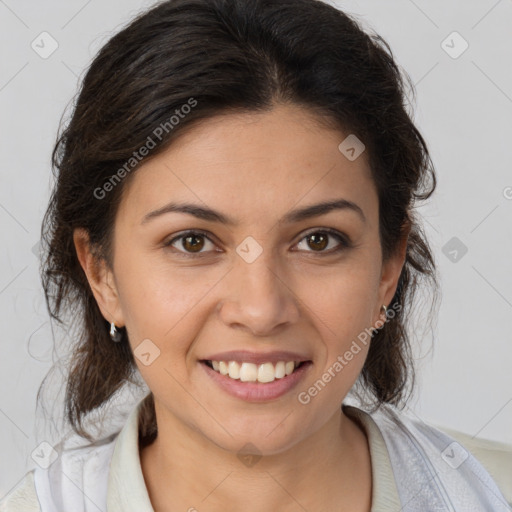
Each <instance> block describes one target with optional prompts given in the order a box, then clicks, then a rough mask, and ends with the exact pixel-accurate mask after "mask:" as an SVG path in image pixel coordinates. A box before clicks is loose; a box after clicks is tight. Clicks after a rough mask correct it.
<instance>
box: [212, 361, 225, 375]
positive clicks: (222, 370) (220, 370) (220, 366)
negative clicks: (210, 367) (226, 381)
mask: <svg viewBox="0 0 512 512" xmlns="http://www.w3.org/2000/svg"><path fill="white" fill-rule="evenodd" d="M212 364H213V363H212ZM214 370H215V368H214ZM219 372H220V373H221V375H227V374H228V373H229V370H228V365H227V364H226V363H225V362H224V361H219Z"/></svg>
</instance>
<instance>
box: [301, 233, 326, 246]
mask: <svg viewBox="0 0 512 512" xmlns="http://www.w3.org/2000/svg"><path fill="white" fill-rule="evenodd" d="M306 238H307V239H308V245H309V247H311V248H312V249H314V250H315V251H318V250H319V251H322V250H323V249H325V248H326V247H327V245H329V244H328V235H326V234H325V233H322V232H318V233H313V234H312V235H308V236H307V237H306Z"/></svg>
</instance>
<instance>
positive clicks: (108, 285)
mask: <svg viewBox="0 0 512 512" xmlns="http://www.w3.org/2000/svg"><path fill="white" fill-rule="evenodd" d="M73 242H74V244H75V249H76V253H77V256H78V261H79V262H80V265H81V267H82V268H83V270H84V272H85V275H86V276H87V281H88V282H89V286H90V287H91V290H92V293H93V295H94V298H95V299H96V302H97V303H98V307H99V308H100V311H101V314H102V315H103V317H104V318H105V320H106V321H107V322H109V323H110V322H114V323H115V324H116V326H117V327H123V325H124V318H123V315H122V312H121V306H120V302H119V296H118V292H117V289H116V286H115V281H114V275H113V273H112V270H111V269H110V268H109V266H108V264H107V262H106V261H105V259H104V258H101V257H100V256H99V255H98V254H95V253H94V252H93V248H92V247H91V244H90V241H89V234H88V233H87V231H86V230H85V229H82V228H79V229H75V231H74V232H73Z"/></svg>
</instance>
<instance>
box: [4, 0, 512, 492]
mask: <svg viewBox="0 0 512 512" xmlns="http://www.w3.org/2000/svg"><path fill="white" fill-rule="evenodd" d="M152 3H153V2H150V1H145V2H143V1H141V0H123V1H121V0H115V1H113V0H109V1H103V2H100V1H98V0H89V1H84V0H68V1H66V2H58V1H57V0H46V1H41V0H37V1H36V0H25V1H18V0H0V38H1V45H0V51H1V70H0V108H1V117H0V126H1V137H0V141H1V142H0V143H1V155H2V159H1V165H0V173H1V187H0V225H1V232H2V245H1V249H0V324H1V326H2V331H3V333H4V334H3V336H2V340H1V345H0V346H1V349H2V355H1V358H0V386H1V391H2V392H1V402H0V432H1V436H0V453H1V456H0V498H1V497H2V496H4V495H5V494H6V493H7V492H8V490H9V489H10V488H11V487H12V486H13V485H14V484H15V483H16V482H17V481H18V480H19V479H20V478H21V477H22V475H23V474H24V473H25V472H26V471H27V470H28V469H29V468H31V467H33V466H34V462H33V460H32V459H31V457H30V454H31V452H32V451H33V450H34V449H35V447H36V446H37V445H38V444H39V442H41V440H44V439H48V440H49V441H50V442H51V441H52V440H51V439H50V438H49V437H48V438H47V437H45V434H41V433H40V432H39V431H37V430H36V425H35V422H34V420H35V398H36V393H37V390H38V387H39V385H40V383H41V380H42V378H43V377H44V375H45V374H46V373H47V371H48V370H49V368H50V366H51V362H52V357H55V354H53V355H52V332H51V329H50V325H49V322H48V317H47V314H46V309H45V306H44V303H43V299H42V291H41V287H40V283H39V275H38V260H37V242H38V240H39V230H40V223H41V220H42V215H43V212H44V209H45V207H46V203H47V200H48V197H49V190H50V183H51V180H50V165H49V161H50V151H51V149H52V146H53V143H54V141H55V136H56V131H57V127H58V124H59V120H60V117H61V115H62V113H63V111H64V109H65V107H66V105H67V104H68V103H69V102H70V100H71V99H72V97H73V95H74V94H75V92H76V90H77V83H78V78H79V76H80V75H81V74H82V73H83V72H84V70H85V68H86V66H87V65H88V64H89V63H90V61H91V59H92V57H93V56H94V55H95V54H96V52H97V50H98V49H99V48H100V47H101V46H102V45H103V44H104V43H105V42H106V41H107V39H108V38H109V37H110V36H111V35H112V34H113V33H115V32H117V31H118V30H119V29H120V28H121V26H122V25H124V24H125V23H126V22H127V21H128V20H129V19H130V18H132V16H133V15H134V14H136V13H137V12H138V11H139V10H141V9H142V8H144V7H146V6H149V5H152ZM331 3H334V2H331ZM335 5H338V6H339V7H341V8H342V9H345V10H346V11H348V12H349V13H352V14H355V15H356V16H357V17H358V19H359V20H360V21H361V22H362V23H363V24H364V26H365V27H366V28H367V29H370V30H372V29H373V30H375V31H376V32H377V33H379V34H381V35H382V36H383V37H384V38H385V39H386V40H387V41H388V42H389V43H390V45H391V48H392V50H393V52H394V54H395V56H396V58H397V60H398V62H399V63H400V65H401V66H403V68H404V69H405V70H406V71H407V72H408V73H409V75H410V76H411V78H412V80H413V82H414V83H415V84H416V91H417V102H416V104H415V105H414V109H415V120H416V122H417V124H418V126H419V128H420V130H421V131H422V133H423V134H424V136H425V138H426V140H427V143H428V145H429V147H430V149H431V153H432V158H433V160H434V164H435V165H436V169H437V173H438V178H439V185H438V189H437V192H436V194H435V196H434V198H433V199H432V200H431V201H430V202H429V203H428V204H427V205H426V206H425V207H422V208H420V209H419V213H420V214H422V215H424V218H425V230H426V233H427V235H428V236H429V237H430V240H431V243H432V246H433V248H434V252H435V257H436V260H437V262H438V267H439V272H440V274H441V279H442V281H441V288H442V302H441V305H440V308H439V317H438V324H437V328H436V329H435V331H434V334H433V336H432V335H429V334H428V332H427V333H425V334H424V335H423V334H422V333H421V331H418V333H419V337H420V340H421V342H418V346H417V349H416V354H417V357H418V375H419V380H418V392H417V393H416V395H415V398H414V400H412V401H411V402H410V403H409V405H408V408H407V409H406V413H407V414H410V415H416V416H418V417H420V418H421V419H422V420H424V421H426V422H428V423H431V424H437V425H442V426H446V427H450V428H454V429H458V430H461V431H463V432H466V433H469V434H471V435H472V436H474V435H478V436H479V437H483V438H488V439H494V440H499V441H503V442H506V443H512V372H511V367H512V344H511V338H512V334H511V320H512V257H511V256H512V157H511V152H510V147H511V141H512V123H511V120H512V67H511V63H512V31H511V27H512V1H511V0H500V1H496V0H481V1H476V0H473V1H467V0H459V1H450V2H447V1H446V0H430V1H428V2H427V1H426V0H415V1H413V0H393V1H386V2H384V1H382V0H374V1H369V0H360V1H355V0H354V1H345V2H341V1H340V2H336V3H335ZM44 31H46V32H48V33H49V34H51V36H52V38H54V39H55V40H56V41H57V43H58V48H57V50H56V51H55V52H54V53H53V54H52V55H50V56H49V57H48V58H46V59H43V58H41V56H40V55H38V54H37V53H36V52H35V51H34V50H33V49H32V47H31V43H32V42H33V41H34V40H35V44H39V46H40V47H41V46H42V45H43V43H42V42H41V38H42V37H47V36H40V34H41V33H42V32H44ZM454 31H457V32H458V33H459V34H460V35H461V36H462V38H464V40H465V41H467V43H468V44H469V47H468V49H467V50H466V51H465V52H464V53H462V55H460V56H458V57H457V58H453V56H455V55H456V53H458V52H459V51H460V49H462V48H463V46H462V45H463V41H462V40H460V39H457V36H450V37H449V38H448V39H447V37H448V36H449V35H450V34H452V33H453V32H454ZM444 40H446V43H445V44H444V45H443V46H444V47H445V48H446V45H448V46H451V47H452V48H451V49H450V48H447V49H448V50H449V51H450V52H451V53H452V56H450V55H449V54H448V53H447V52H446V51H445V49H443V46H442V42H443V41H444ZM49 44H50V40H49V39H46V40H45V41H44V45H45V48H46V49H48V48H50V46H49ZM453 237H456V238H457V239H458V240H459V241H460V242H456V243H457V244H459V246H460V244H461V243H462V244H464V245H465V246H466V247H467V253H466V254H464V255H463V256H461V255H462V252H461V251H460V247H459V248H458V249H456V250H457V251H458V252H457V256H458V260H457V261H455V262H454V261H451V259H450V258H452V259H453V257H454V256H455V253H453V252H452V253H451V254H450V251H452V250H453V247H451V246H446V244H447V243H448V242H449V241H450V240H451V239H452V238H453ZM452 243H453V242H452ZM443 248H445V249H444V252H443ZM445 253H446V254H445ZM418 323H419V324H421V320H420V321H418ZM420 326H421V325H420ZM432 342H433V344H434V350H433V351H429V348H430V345H431V344H432ZM57 387H58V386H57ZM59 400H62V396H61V395H59V396H58V397H56V398H55V403H56V404H57V406H59V404H60V402H59Z"/></svg>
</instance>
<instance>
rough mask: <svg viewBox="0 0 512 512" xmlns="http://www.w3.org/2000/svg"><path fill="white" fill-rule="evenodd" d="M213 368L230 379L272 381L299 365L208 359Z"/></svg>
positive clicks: (287, 362) (285, 362)
mask: <svg viewBox="0 0 512 512" xmlns="http://www.w3.org/2000/svg"><path fill="white" fill-rule="evenodd" d="M210 362H211V364H212V367H213V369H214V370H215V371H216V372H219V373H220V374H221V375H227V376H229V377H230V378H232V379H236V380H240V381H242V382H261V383H266V382H273V381H274V380H275V379H282V378H283V377H285V376H287V375H290V374H291V373H293V371H294V370H295V368H296V367H297V366H299V364H300V363H299V362H295V361H279V362H278V363H276V365H275V366H274V365H273V364H272V363H263V364H260V365H257V364H254V363H245V362H244V363H242V364H240V363H238V362H237V361H210Z"/></svg>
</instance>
